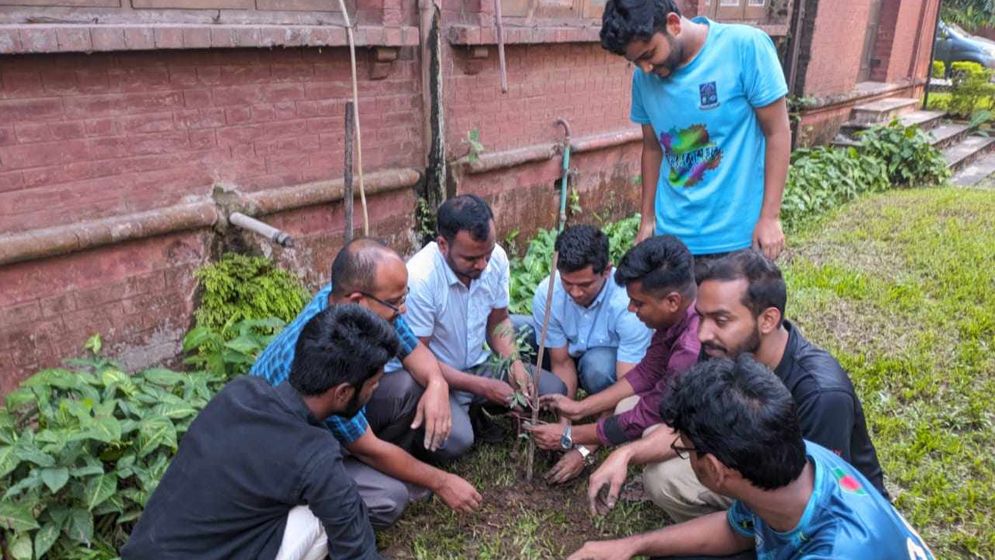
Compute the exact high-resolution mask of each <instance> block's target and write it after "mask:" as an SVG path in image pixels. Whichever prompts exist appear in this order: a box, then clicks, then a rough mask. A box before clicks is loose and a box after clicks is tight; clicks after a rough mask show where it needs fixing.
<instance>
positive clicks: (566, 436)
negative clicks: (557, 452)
mask: <svg viewBox="0 0 995 560" xmlns="http://www.w3.org/2000/svg"><path fill="white" fill-rule="evenodd" d="M570 431H571V430H570V424H567V427H566V428H564V430H563V435H562V436H560V447H562V448H563V449H570V448H571V447H573V445H574V440H573V438H572V437H571V436H570Z"/></svg>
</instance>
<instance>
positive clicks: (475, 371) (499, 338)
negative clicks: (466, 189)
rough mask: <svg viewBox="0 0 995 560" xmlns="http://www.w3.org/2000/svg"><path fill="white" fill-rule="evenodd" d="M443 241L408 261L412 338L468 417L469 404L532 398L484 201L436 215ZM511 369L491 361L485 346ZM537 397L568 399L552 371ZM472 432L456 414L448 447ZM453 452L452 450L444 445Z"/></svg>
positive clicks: (450, 206)
mask: <svg viewBox="0 0 995 560" xmlns="http://www.w3.org/2000/svg"><path fill="white" fill-rule="evenodd" d="M436 223H437V226H438V232H439V235H438V237H437V238H436V241H435V242H433V243H429V244H428V245H426V246H425V247H424V248H422V250H421V251H418V253H416V254H415V255H414V256H413V257H411V259H410V260H409V261H408V289H409V290H410V292H409V294H408V299H407V308H408V309H407V313H406V314H405V319H406V320H407V322H408V324H409V325H410V327H411V330H412V331H413V332H414V333H415V335H416V336H418V337H419V338H420V339H421V340H422V342H424V343H425V344H426V345H427V346H428V348H429V350H431V351H432V353H434V354H435V356H436V358H438V360H439V363H440V365H441V366H442V372H443V376H444V377H445V378H446V381H447V382H448V383H449V386H450V388H451V390H452V394H453V396H454V398H455V399H456V400H457V401H458V402H459V404H460V405H461V409H462V410H463V411H464V412H466V411H468V410H469V407H470V405H471V404H484V403H494V404H499V405H503V406H508V405H509V404H510V403H511V401H512V399H513V396H514V393H515V391H516V390H520V391H522V392H524V393H526V394H528V395H532V394H534V391H535V388H534V387H533V386H532V382H531V375H530V372H531V371H532V368H533V366H532V365H526V364H524V363H523V362H522V361H521V360H520V359H518V349H517V345H516V342H515V331H514V328H513V327H512V324H511V320H510V318H509V316H508V298H509V296H508V290H509V284H508V282H509V269H508V256H507V254H505V252H504V249H502V248H501V247H500V246H498V245H497V243H496V242H495V239H496V237H497V236H496V233H495V228H494V215H493V213H492V212H491V208H490V206H488V205H487V203H486V202H485V201H484V200H483V199H482V198H480V197H479V196H476V195H472V194H468V195H460V196H457V197H455V198H451V199H449V200H447V201H446V202H444V203H443V204H442V205H441V206H440V207H439V210H438V216H437V218H436ZM485 343H486V344H487V346H488V347H489V348H490V350H491V351H493V353H494V354H496V355H497V356H498V357H500V358H501V359H502V360H504V359H507V360H511V364H510V367H508V368H499V367H496V366H495V364H494V362H493V360H488V357H489V355H490V353H489V352H488V350H487V349H486V348H485V346H484V344H485ZM538 385H539V387H538V391H539V394H540V395H544V394H552V393H559V394H566V392H567V388H566V385H564V383H563V382H562V381H560V379H559V378H557V377H556V376H555V375H553V374H552V373H549V372H548V371H545V370H541V371H540V375H539V376H538ZM465 438H470V440H471V441H472V438H473V431H472V428H471V425H470V419H469V416H468V415H463V414H454V416H453V427H452V431H451V432H450V441H453V440H456V441H464V440H465ZM447 444H448V442H447Z"/></svg>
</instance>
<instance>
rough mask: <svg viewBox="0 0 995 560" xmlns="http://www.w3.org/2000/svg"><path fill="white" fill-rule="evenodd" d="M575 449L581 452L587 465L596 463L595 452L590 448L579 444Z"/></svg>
mask: <svg viewBox="0 0 995 560" xmlns="http://www.w3.org/2000/svg"><path fill="white" fill-rule="evenodd" d="M574 449H576V450H577V452H578V453H580V456H581V457H582V458H583V459H584V464H585V465H593V464H594V453H591V450H590V449H588V448H586V447H584V446H583V445H578V446H576V447H574Z"/></svg>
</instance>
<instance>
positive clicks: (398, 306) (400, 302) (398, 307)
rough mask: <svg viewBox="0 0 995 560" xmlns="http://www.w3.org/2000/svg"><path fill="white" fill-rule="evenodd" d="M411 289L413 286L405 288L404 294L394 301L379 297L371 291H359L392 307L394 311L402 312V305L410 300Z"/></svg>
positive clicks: (385, 305) (387, 306) (383, 304)
mask: <svg viewBox="0 0 995 560" xmlns="http://www.w3.org/2000/svg"><path fill="white" fill-rule="evenodd" d="M410 291H411V288H405V289H404V295H402V296H401V297H400V298H398V299H397V300H395V301H394V302H389V301H384V300H382V299H380V298H378V297H377V296H375V295H373V294H371V293H368V292H359V293H360V294H362V295H363V296H364V297H368V298H370V299H372V300H373V301H375V302H377V303H379V304H380V305H382V306H384V307H386V308H388V309H390V310H391V311H393V312H394V313H400V312H401V306H402V305H404V302H406V301H408V292H410Z"/></svg>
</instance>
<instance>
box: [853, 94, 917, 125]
mask: <svg viewBox="0 0 995 560" xmlns="http://www.w3.org/2000/svg"><path fill="white" fill-rule="evenodd" d="M919 103H920V101H919V100H918V99H916V98H912V97H888V98H886V99H878V100H877V101H871V102H870V103H864V104H863V105H857V106H855V107H854V108H853V119H852V120H853V121H854V122H858V123H863V124H879V123H887V122H889V121H891V119H893V118H895V117H897V116H899V115H903V114H905V113H911V112H913V111H915V110H916V107H918V106H919Z"/></svg>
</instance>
